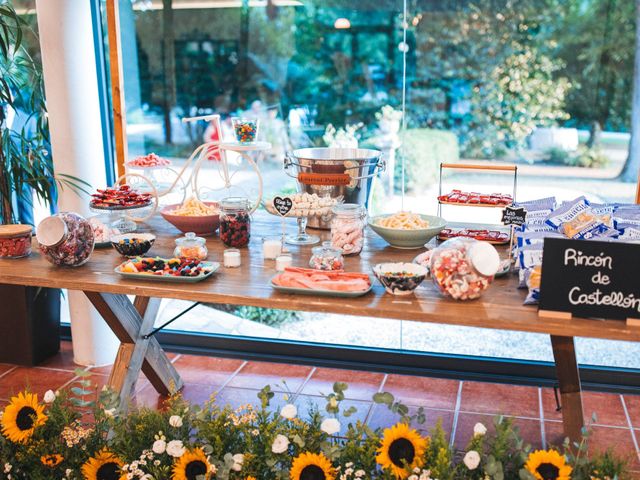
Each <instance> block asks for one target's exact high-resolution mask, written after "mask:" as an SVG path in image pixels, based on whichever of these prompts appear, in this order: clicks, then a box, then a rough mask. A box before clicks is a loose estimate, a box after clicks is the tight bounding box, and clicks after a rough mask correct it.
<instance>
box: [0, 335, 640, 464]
mask: <svg viewBox="0 0 640 480" xmlns="http://www.w3.org/2000/svg"><path fill="white" fill-rule="evenodd" d="M72 357H73V355H72V348H71V344H70V343H69V342H63V344H62V350H61V352H60V354H58V355H57V356H56V357H54V358H52V359H50V360H48V361H47V362H45V363H44V364H42V365H40V366H38V367H34V368H25V367H16V366H12V365H3V364H0V408H1V407H2V406H3V405H5V404H6V402H7V400H8V398H9V397H10V396H11V395H12V394H14V393H16V392H17V391H19V390H21V389H22V388H24V387H25V386H28V387H29V388H30V389H32V390H33V391H35V392H38V393H40V394H41V395H42V394H43V393H44V392H45V391H46V390H48V389H54V390H55V389H58V388H61V387H65V386H68V385H69V384H70V383H72V382H73V381H74V379H75V378H76V377H75V374H74V370H75V368H76V365H75V364H74V363H73V359H72ZM170 358H171V360H172V362H173V364H174V365H175V366H176V368H177V370H178V372H179V373H180V374H181V375H182V378H183V379H184V380H185V384H186V385H185V388H184V392H183V393H184V396H185V397H186V398H187V399H188V400H190V401H192V402H198V403H202V402H205V401H206V400H208V399H209V398H210V396H211V394H212V393H216V397H217V399H218V401H219V402H221V403H229V404H230V405H232V406H237V405H241V404H245V403H248V402H251V403H256V404H257V403H258V398H257V396H256V395H257V393H258V391H259V389H260V388H262V387H263V386H264V385H266V384H271V387H272V390H274V391H275V392H276V396H275V399H274V402H273V403H274V404H275V405H277V404H280V405H282V403H283V402H284V401H285V396H286V395H289V396H290V397H293V399H294V400H295V402H296V404H297V405H298V407H299V409H300V411H302V412H303V411H305V410H306V408H305V407H308V406H311V405H317V406H319V407H320V408H321V409H323V408H324V403H323V399H322V397H321V395H322V394H326V393H329V392H330V391H331V387H332V384H333V382H334V381H343V382H346V383H348V384H350V388H349V389H348V390H347V391H346V392H345V394H346V398H347V399H346V400H345V407H349V406H354V407H356V408H357V412H356V413H355V414H354V415H353V416H352V417H351V418H352V420H353V421H355V420H362V421H366V422H368V424H369V425H371V426H373V427H378V426H388V425H390V424H392V423H394V422H395V421H397V417H396V416H395V415H394V414H392V413H391V412H389V411H388V410H387V409H386V407H382V406H380V405H374V404H373V403H372V402H371V396H372V395H373V394H374V393H376V392H378V391H389V392H391V393H393V394H394V395H395V396H396V398H397V399H399V400H401V401H402V402H404V403H405V404H406V405H408V406H409V407H410V410H411V412H416V411H417V409H418V408H420V407H422V408H424V413H425V416H426V423H425V425H424V427H422V428H426V429H429V428H431V427H432V426H434V425H435V424H436V422H437V421H438V420H439V419H440V420H441V421H442V425H443V427H444V429H445V431H446V432H447V433H448V435H449V437H450V438H451V442H452V444H454V445H455V446H456V447H458V448H464V444H465V442H466V441H467V440H468V439H469V437H470V435H471V432H472V431H473V425H474V424H475V423H476V422H483V423H484V424H485V425H487V426H488V427H489V428H493V427H492V423H493V418H494V416H495V415H496V414H498V413H502V414H505V415H510V416H513V417H514V421H515V423H516V424H517V425H518V427H519V428H520V431H521V433H522V434H523V436H524V437H525V439H526V440H527V441H528V442H530V443H531V444H533V445H534V447H545V446H549V445H559V444H561V443H562V424H561V423H560V420H561V416H560V414H559V413H558V412H556V409H555V400H554V395H553V390H552V389H547V388H537V387H522V386H512V385H497V384H489V383H480V382H470V381H457V380H444V379H437V378H426V377H413V376H404V375H395V374H382V373H371V372H360V371H346V370H336V369H329V368H321V367H317V368H316V367H309V366H302V365H283V364H277V363H266V362H253V361H251V362H246V361H243V360H233V359H224V358H215V357H201V356H193V355H178V354H170ZM109 370H110V368H109V367H102V368H94V369H91V371H92V373H93V376H92V377H90V378H91V379H92V381H93V382H94V384H95V387H94V388H96V389H97V388H101V386H102V385H104V384H105V383H106V381H107V378H108V373H109ZM283 380H284V381H283ZM135 401H136V402H137V403H138V404H139V405H146V406H151V407H158V406H159V405H161V403H162V397H160V396H159V395H158V394H157V393H156V392H155V390H154V389H153V387H152V386H151V385H150V384H149V382H147V381H146V379H144V378H141V380H140V381H139V382H138V385H137V387H136V393H135ZM584 404H585V416H586V417H587V418H590V417H591V415H592V414H593V413H595V414H596V415H597V421H596V424H595V426H594V429H593V436H592V440H591V445H592V448H593V449H594V450H595V449H603V448H606V447H607V446H609V447H614V446H615V448H616V451H617V452H618V453H620V454H623V455H627V456H628V457H629V458H630V460H631V462H632V465H633V467H632V468H633V469H634V470H640V450H639V449H638V441H640V396H633V395H617V394H609V393H597V392H586V393H585V394H584Z"/></svg>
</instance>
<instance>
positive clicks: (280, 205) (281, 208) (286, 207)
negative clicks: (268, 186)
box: [273, 197, 293, 217]
mask: <svg viewBox="0 0 640 480" xmlns="http://www.w3.org/2000/svg"><path fill="white" fill-rule="evenodd" d="M273 206H274V207H275V209H276V211H277V212H278V213H279V214H280V215H282V216H283V217H284V216H285V215H286V214H287V213H289V212H290V211H291V209H292V208H293V201H292V200H291V198H289V197H284V198H283V197H274V198H273Z"/></svg>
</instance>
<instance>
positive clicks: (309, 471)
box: [289, 453, 336, 480]
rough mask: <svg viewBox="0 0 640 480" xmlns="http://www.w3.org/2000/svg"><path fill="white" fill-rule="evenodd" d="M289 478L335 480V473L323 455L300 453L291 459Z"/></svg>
mask: <svg viewBox="0 0 640 480" xmlns="http://www.w3.org/2000/svg"><path fill="white" fill-rule="evenodd" d="M289 478H290V479H291V480H335V478H336V472H335V470H334V469H333V467H332V466H331V462H330V461H329V460H328V459H327V457H325V456H324V454H322V453H319V454H315V453H301V454H300V455H298V456H297V457H296V458H294V459H293V463H292V464H291V471H290V472H289Z"/></svg>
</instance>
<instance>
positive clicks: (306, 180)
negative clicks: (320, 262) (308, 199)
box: [284, 148, 386, 230]
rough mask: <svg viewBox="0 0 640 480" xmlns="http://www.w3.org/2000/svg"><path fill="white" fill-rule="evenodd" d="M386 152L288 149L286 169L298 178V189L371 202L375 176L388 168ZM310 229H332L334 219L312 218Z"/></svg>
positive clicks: (350, 200)
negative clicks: (384, 154) (331, 222)
mask: <svg viewBox="0 0 640 480" xmlns="http://www.w3.org/2000/svg"><path fill="white" fill-rule="evenodd" d="M385 167H386V165H385V161H384V159H383V158H382V152H380V151H378V150H370V149H365V148H301V149H298V150H294V151H293V152H288V153H287V155H286V157H285V160H284V170H285V172H286V173H287V175H289V176H290V177H292V178H295V179H296V180H297V181H298V191H299V192H307V193H315V194H317V195H318V196H321V197H331V198H335V199H338V198H342V199H344V202H345V203H358V204H360V205H364V206H365V208H366V207H367V204H368V203H369V195H370V193H371V184H372V181H373V178H374V177H375V176H376V175H378V174H379V173H381V172H384V170H385ZM307 225H308V226H309V227H310V228H319V229H324V230H328V229H329V228H331V227H330V219H328V218H320V217H311V218H309V220H308V223H307Z"/></svg>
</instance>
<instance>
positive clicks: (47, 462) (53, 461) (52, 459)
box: [40, 453, 64, 468]
mask: <svg viewBox="0 0 640 480" xmlns="http://www.w3.org/2000/svg"><path fill="white" fill-rule="evenodd" d="M63 460H64V457H63V456H62V455H58V454H57V453H53V454H51V455H43V456H41V457H40V462H42V464H43V465H44V466H46V467H51V468H53V467H57V466H58V465H60V464H61V463H62V461H63Z"/></svg>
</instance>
